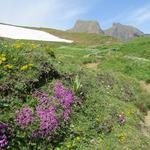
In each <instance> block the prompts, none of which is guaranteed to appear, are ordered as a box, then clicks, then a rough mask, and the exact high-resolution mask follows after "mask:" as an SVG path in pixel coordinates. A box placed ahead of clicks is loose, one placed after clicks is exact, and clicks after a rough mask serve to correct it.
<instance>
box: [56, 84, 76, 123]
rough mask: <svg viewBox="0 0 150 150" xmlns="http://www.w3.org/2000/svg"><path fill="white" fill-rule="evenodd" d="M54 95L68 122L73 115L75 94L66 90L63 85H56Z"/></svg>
mask: <svg viewBox="0 0 150 150" xmlns="http://www.w3.org/2000/svg"><path fill="white" fill-rule="evenodd" d="M54 94H55V97H56V99H58V100H59V102H60V104H61V106H62V109H63V114H62V116H63V118H64V121H67V120H68V119H69V118H70V117H69V116H70V114H71V106H72V104H73V102H74V94H73V92H72V91H71V90H68V89H65V88H64V86H63V84H62V83H56V84H55V86H54Z"/></svg>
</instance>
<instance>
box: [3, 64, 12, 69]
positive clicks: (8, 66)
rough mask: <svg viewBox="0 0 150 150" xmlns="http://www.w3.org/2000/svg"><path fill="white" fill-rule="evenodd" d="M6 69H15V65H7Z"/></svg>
mask: <svg viewBox="0 0 150 150" xmlns="http://www.w3.org/2000/svg"><path fill="white" fill-rule="evenodd" d="M4 68H5V69H12V68H13V65H11V64H7V65H5V66H4Z"/></svg>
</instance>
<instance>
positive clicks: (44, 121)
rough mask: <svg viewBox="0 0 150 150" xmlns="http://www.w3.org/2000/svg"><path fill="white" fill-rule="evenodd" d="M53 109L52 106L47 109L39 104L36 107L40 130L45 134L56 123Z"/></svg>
mask: <svg viewBox="0 0 150 150" xmlns="http://www.w3.org/2000/svg"><path fill="white" fill-rule="evenodd" d="M55 111H56V108H55V107H54V106H51V107H50V108H47V109H45V108H42V107H40V106H38V107H37V108H36V113H37V116H38V117H39V118H40V130H42V131H44V134H45V135H48V134H49V133H50V132H51V131H52V130H54V129H55V128H56V127H57V125H58V121H57V117H56V116H55Z"/></svg>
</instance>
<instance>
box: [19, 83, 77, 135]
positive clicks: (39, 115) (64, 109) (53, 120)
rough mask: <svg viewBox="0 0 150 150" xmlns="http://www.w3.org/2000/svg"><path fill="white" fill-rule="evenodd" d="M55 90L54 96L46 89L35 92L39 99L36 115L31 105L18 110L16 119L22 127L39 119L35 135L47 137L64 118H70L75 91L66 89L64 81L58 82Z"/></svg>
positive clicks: (33, 133) (33, 132) (66, 119)
mask: <svg viewBox="0 0 150 150" xmlns="http://www.w3.org/2000/svg"><path fill="white" fill-rule="evenodd" d="M53 91H54V95H53V96H49V95H48V93H46V92H44V91H35V92H34V94H33V95H34V96H35V97H36V98H37V99H38V104H37V105H36V108H35V113H34V117H33V113H32V111H31V109H30V108H29V107H25V108H23V109H22V110H20V111H17V112H16V121H17V124H18V125H19V126H20V127H21V128H24V127H27V126H28V125H30V124H31V123H32V121H33V120H36V119H38V120H39V126H38V129H35V130H34V131H32V136H33V137H47V136H48V135H50V134H51V133H52V131H54V130H55V129H56V128H57V127H58V125H59V124H60V123H61V120H62V118H63V120H64V122H66V121H68V120H69V118H70V115H71V107H72V104H73V103H74V94H73V92H72V91H71V90H68V89H65V87H64V86H63V84H62V83H56V84H55V85H54V89H53ZM33 118H34V119H33Z"/></svg>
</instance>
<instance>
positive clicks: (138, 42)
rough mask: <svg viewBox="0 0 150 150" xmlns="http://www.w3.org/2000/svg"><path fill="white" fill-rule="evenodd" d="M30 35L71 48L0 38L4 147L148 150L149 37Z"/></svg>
mask: <svg viewBox="0 0 150 150" xmlns="http://www.w3.org/2000/svg"><path fill="white" fill-rule="evenodd" d="M33 29H36V30H42V31H46V32H48V33H51V34H53V35H56V36H58V37H60V38H64V39H69V40H73V41H74V43H71V44H70V43H60V42H44V41H43V42H42V41H28V40H11V39H5V38H0V72H1V74H0V148H3V149H6V150H12V149H14V150H34V149H35V150H36V149H39V150H97V149H100V150H103V149H106V150H110V149H115V150H122V149H125V150H126V149H131V150H134V149H137V150H138V149H139V150H141V149H143V150H149V147H150V142H149V141H150V126H149V125H148V124H147V123H146V122H145V118H149V116H148V113H147V112H148V111H149V109H150V105H149V93H148V92H147V90H146V89H145V87H147V86H149V83H150V38H149V37H137V38H135V39H133V40H131V41H129V42H127V43H123V42H120V41H118V40H116V39H115V38H112V37H110V36H104V35H97V34H91V33H69V32H65V31H60V30H54V29H47V28H33ZM141 83H142V84H141ZM145 116H147V117H145Z"/></svg>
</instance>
